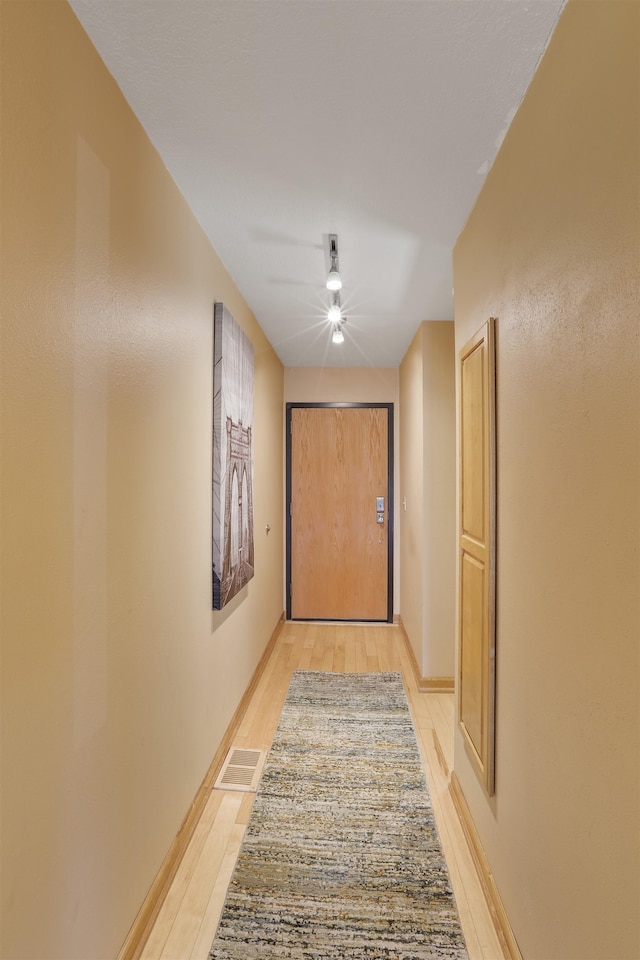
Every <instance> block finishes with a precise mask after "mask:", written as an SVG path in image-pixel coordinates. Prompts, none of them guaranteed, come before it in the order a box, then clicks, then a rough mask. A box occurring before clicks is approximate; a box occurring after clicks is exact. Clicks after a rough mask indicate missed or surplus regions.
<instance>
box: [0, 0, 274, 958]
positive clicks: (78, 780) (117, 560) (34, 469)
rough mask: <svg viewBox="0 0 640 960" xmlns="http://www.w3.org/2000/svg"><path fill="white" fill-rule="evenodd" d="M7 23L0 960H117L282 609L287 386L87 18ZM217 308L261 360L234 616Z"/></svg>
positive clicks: (55, 16)
mask: <svg viewBox="0 0 640 960" xmlns="http://www.w3.org/2000/svg"><path fill="white" fill-rule="evenodd" d="M0 11H1V16H2V24H1V26H2V50H1V64H2V66H1V69H2V114H1V122H2V141H3V152H2V183H1V186H2V195H1V199H2V241H3V243H2V285H1V298H2V299H1V308H2V355H1V364H2V368H1V370H2V386H1V402H2V474H1V481H2V567H1V578H2V620H1V626H2V689H1V695H2V916H1V920H0V926H1V929H2V946H1V949H0V952H1V954H2V956H3V957H7V958H9V957H11V958H12V960H19V958H38V960H42V958H44V957H47V958H62V960H72V958H79V960H87V958H88V957H91V958H95V960H102V958H110V957H113V956H115V954H116V953H117V951H118V948H119V947H120V945H121V943H122V941H123V939H124V937H125V935H126V933H127V931H128V929H129V927H130V925H131V923H132V921H133V919H134V917H135V915H136V912H137V910H138V908H139V906H140V904H141V903H142V900H143V898H144V896H145V894H146V892H147V890H148V888H149V886H150V884H151V882H152V880H153V878H154V876H155V873H156V871H157V869H158V867H159V865H160V863H161V861H162V859H163V857H164V855H165V853H166V852H167V850H168V848H169V846H170V844H171V841H172V839H173V837H174V835H175V833H176V831H177V829H178V828H179V826H180V823H181V822H182V819H183V817H184V816H185V814H186V813H187V811H188V808H189V805H190V803H191V801H192V799H193V797H194V795H195V793H196V790H197V788H198V786H199V784H200V782H201V780H202V777H203V776H204V774H205V773H206V770H207V767H208V765H209V763H210V761H211V759H212V757H213V754H214V752H215V750H216V748H217V746H218V744H219V742H220V740H221V737H222V735H223V733H224V730H225V728H226V726H227V724H228V722H229V720H230V718H231V715H232V713H233V711H234V709H235V707H236V706H237V704H238V702H239V699H240V697H241V695H242V693H243V691H244V689H245V687H246V685H247V683H248V681H249V679H250V677H251V674H252V672H253V670H254V668H255V666H256V664H257V662H258V659H259V657H260V655H261V653H262V651H263V649H264V647H265V644H266V643H267V641H268V639H269V636H270V634H271V632H272V630H273V629H274V627H275V625H276V622H277V620H278V617H279V615H280V613H281V611H282V609H283V606H282V576H281V571H282V562H283V561H282V536H281V533H280V531H281V530H282V523H283V521H282V486H283V475H282V396H283V373H282V367H281V365H280V363H279V361H278V360H277V358H276V357H275V355H274V353H273V351H272V349H271V348H270V346H269V344H268V343H267V341H266V340H265V338H264V336H263V334H262V333H261V331H260V329H259V327H258V326H257V324H256V321H255V320H254V318H253V316H252V315H251V313H250V312H249V310H248V309H247V307H246V305H245V304H244V302H243V301H242V299H241V297H240V295H239V294H238V291H237V290H236V288H235V287H234V285H233V284H232V282H231V281H230V279H229V277H228V275H227V274H226V272H225V270H224V269H223V267H222V265H221V263H220V261H219V260H218V258H217V257H216V255H215V253H214V252H213V250H212V249H211V247H210V245H209V244H208V242H207V241H206V239H205V237H204V235H203V234H202V231H201V230H200V228H199V227H198V225H197V223H196V221H195V219H194V217H193V216H192V214H191V213H190V211H189V210H188V208H187V206H186V204H185V203H184V200H183V199H182V197H181V195H180V193H179V192H178V190H177V189H176V187H175V186H174V184H173V183H172V181H171V179H170V177H169V175H168V174H167V171H166V170H165V169H164V167H163V165H162V164H161V163H160V162H159V160H158V157H157V156H156V154H155V152H154V150H153V149H152V148H151V146H150V144H149V142H148V140H147V138H146V136H145V135H144V133H143V131H142V129H141V128H140V126H139V124H138V123H137V121H136V120H135V118H134V117H133V115H132V114H131V112H130V110H129V109H128V107H127V106H126V104H125V102H124V100H123V98H122V96H121V94H120V92H119V91H118V89H117V87H116V84H115V83H114V81H113V80H112V79H111V77H110V76H109V75H108V73H107V71H106V69H105V68H104V66H103V65H102V63H101V61H100V60H99V58H98V56H97V54H96V53H95V51H94V49H93V47H92V45H91V44H90V42H89V41H88V39H87V37H86V35H85V34H84V32H83V31H82V29H81V28H80V26H79V24H78V22H77V21H76V19H75V17H74V15H73V13H72V11H71V9H70V8H69V7H68V6H67V4H65V3H58V2H52V0H49V2H46V3H32V2H28V0H24V2H20V3H2V4H1V6H0ZM214 300H224V301H225V303H227V305H228V306H229V308H230V309H231V312H232V313H233V314H234V315H235V318H236V320H237V321H238V323H239V324H240V325H241V326H242V327H243V329H244V330H245V331H246V332H247V334H248V335H249V337H250V338H251V340H252V341H253V344H254V347H255V361H256V380H255V383H256V386H255V391H256V392H255V400H256V402H255V430H254V434H255V438H256V448H255V526H256V533H257V536H256V546H255V556H256V576H255V578H254V579H253V580H252V581H251V583H250V584H249V586H248V587H247V588H246V589H245V590H244V591H243V593H242V594H241V595H240V597H238V598H236V599H235V600H234V601H233V602H232V603H231V605H230V607H231V609H229V608H228V609H226V610H225V611H223V612H220V613H215V614H213V613H212V612H211V545H210V536H211V534H210V530H211V423H212V415H211V391H212V370H211V367H212V362H211V358H212V311H213V302H214ZM267 522H268V523H270V524H271V534H270V535H269V538H267V537H266V536H265V535H264V532H261V531H264V524H265V523H267Z"/></svg>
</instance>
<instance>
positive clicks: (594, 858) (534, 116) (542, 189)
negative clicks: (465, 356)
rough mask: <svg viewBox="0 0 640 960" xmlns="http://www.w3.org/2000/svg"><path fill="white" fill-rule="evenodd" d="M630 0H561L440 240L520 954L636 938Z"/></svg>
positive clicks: (639, 167) (636, 161)
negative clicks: (471, 475) (479, 336)
mask: <svg viewBox="0 0 640 960" xmlns="http://www.w3.org/2000/svg"><path fill="white" fill-rule="evenodd" d="M639 38H640V5H639V4H638V3H637V2H636V0H632V2H626V0H619V2H615V3H609V2H598V3H594V2H584V0H570V2H569V4H568V6H567V8H566V10H565V12H564V13H563V15H562V17H561V19H560V21H559V24H558V26H557V29H556V32H555V34H554V36H553V38H552V40H551V43H550V46H549V48H548V51H547V53H546V54H545V56H544V58H543V60H542V61H541V64H540V66H539V68H538V72H537V74H536V76H535V78H534V80H533V83H532V85H531V87H530V89H529V92H528V94H527V96H526V98H525V100H524V102H523V104H522V106H521V108H520V111H519V113H518V114H517V116H516V118H515V120H514V123H513V125H512V127H511V129H510V132H509V134H508V135H507V138H506V139H505V141H504V144H503V146H502V149H501V151H500V154H499V156H498V159H497V160H496V162H495V164H494V166H493V169H492V170H491V172H490V175H489V177H488V178H487V181H486V184H485V187H484V189H483V190H482V193H481V195H480V197H479V199H478V201H477V203H476V206H475V208H474V210H473V212H472V214H471V216H470V218H469V221H468V223H467V226H466V228H465V230H464V231H463V233H462V235H461V237H460V239H459V242H458V244H457V247H456V250H455V255H454V280H455V315H456V341H457V347H458V348H460V347H461V346H462V345H463V343H464V342H465V341H466V340H467V339H468V338H469V337H470V336H471V335H472V334H473V333H474V331H475V330H476V329H478V328H479V327H480V326H481V324H482V323H483V322H484V321H485V320H486V319H487V317H489V316H491V315H494V316H496V317H497V318H498V324H497V343H498V347H497V415H498V553H497V557H498V579H497V590H498V608H497V624H498V633H497V658H498V661H497V664H498V665H497V758H496V784H497V787H496V796H495V799H494V800H493V801H491V802H488V801H487V800H486V799H485V798H484V796H483V793H482V791H481V789H480V788H479V786H478V784H477V781H476V779H475V777H474V775H473V772H472V770H471V768H470V765H469V763H468V761H467V758H466V756H465V753H464V748H463V746H462V743H461V741H460V739H459V738H458V739H457V740H456V750H455V768H456V771H457V774H458V776H459V778H460V780H461V782H462V786H463V789H464V792H465V795H466V797H467V800H468V802H469V805H470V807H471V811H472V814H473V816H474V819H475V822H476V825H477V827H478V830H479V832H480V836H481V839H482V842H483V845H484V847H485V850H486V853H487V855H488V858H489V861H490V864H491V868H492V871H493V874H494V876H495V880H496V883H497V885H498V888H499V890H500V892H501V895H502V898H503V900H504V903H505V905H506V908H507V912H508V914H509V917H510V919H511V923H512V925H513V928H514V931H515V934H516V937H517V939H518V942H519V944H520V947H521V949H522V952H523V955H524V957H525V960H596V958H597V960H612V958H615V960H637V958H638V956H640V922H639V918H640V911H639V909H638V905H639V904H640V890H639V878H640V847H639V844H640V830H639V829H638V827H639V820H638V811H639V809H640V797H639V773H640V769H639V768H640V742H639V733H640V716H639V704H640V691H639V677H640V671H639V662H638V655H639V647H640V610H639V589H638V585H639V579H640V578H639V573H640V517H639V496H638V492H639V490H640V469H639V462H640V436H639V428H640V418H639V414H640V395H639V389H638V387H639V379H640V376H639V374H640V354H639V342H638V333H639V316H638V304H639V303H640V289H639V277H640V237H639V228H640V216H639V213H640V210H639V198H640V194H639V186H640V144H639V137H638V124H639V118H640V101H639V94H640V70H639V59H638V55H639Z"/></svg>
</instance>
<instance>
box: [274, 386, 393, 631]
mask: <svg viewBox="0 0 640 960" xmlns="http://www.w3.org/2000/svg"><path fill="white" fill-rule="evenodd" d="M335 407H344V408H354V407H355V408H360V409H381V410H386V411H387V493H386V497H387V504H388V511H387V524H386V527H387V619H386V621H384V620H372V621H370V622H371V623H384V622H386V623H393V514H394V510H395V503H394V499H393V468H394V460H393V442H394V441H393V417H394V409H393V403H342V402H337V403H295V402H290V403H287V404H286V418H285V449H286V468H285V471H286V494H285V498H286V499H285V517H286V583H285V590H286V611H287V620H291V486H292V485H291V435H292V432H291V424H292V411H293V410H294V409H308V408H323V409H324V408H326V409H331V408H335ZM345 622H347V623H352V622H358V621H345Z"/></svg>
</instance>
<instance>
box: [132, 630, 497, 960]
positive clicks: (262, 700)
mask: <svg viewBox="0 0 640 960" xmlns="http://www.w3.org/2000/svg"><path fill="white" fill-rule="evenodd" d="M294 670H327V671H336V672H346V673H356V672H366V671H371V672H379V671H382V672H385V671H389V670H394V671H395V670H398V671H400V672H401V673H402V675H403V678H404V684H405V689H406V690H407V695H408V699H409V704H410V707H411V711H412V714H413V720H414V724H415V727H416V731H417V734H418V741H419V744H420V749H421V752H422V758H423V762H424V767H425V774H426V778H427V783H428V785H429V790H430V793H431V799H432V802H433V807H434V813H435V817H436V823H437V826H438V831H439V833H440V839H441V842H442V847H443V849H444V854H445V857H446V860H447V865H448V867H449V872H450V875H451V882H452V885H453V889H454V893H455V896H456V900H457V903H458V910H459V912H460V919H461V922H462V928H463V931H464V935H465V939H466V941H467V949H468V951H469V960H505V952H504V951H503V949H502V947H501V943H500V939H499V937H498V934H497V932H496V929H495V927H494V924H493V921H492V919H491V913H490V911H489V908H488V905H487V902H486V900H485V897H484V893H483V890H482V886H481V884H480V880H479V878H478V875H477V872H476V869H475V866H474V863H473V859H472V856H471V853H470V851H469V848H468V846H467V843H466V840H465V836H464V832H463V830H462V827H461V825H460V821H459V819H458V816H457V814H456V811H455V808H454V806H453V802H452V799H451V795H450V793H449V789H448V785H449V777H450V771H451V769H452V766H453V695H452V694H446V693H419V692H418V690H417V687H416V683H415V679H414V675H413V671H412V668H411V662H410V659H409V656H408V654H407V650H406V647H405V641H404V638H403V634H402V632H401V630H400V628H399V627H397V626H394V625H386V624H373V625H359V624H358V625H356V624H315V623H296V622H291V623H286V624H285V625H284V627H283V629H282V632H281V633H280V636H279V637H278V640H277V642H276V645H275V646H274V649H273V652H272V654H271V656H270V658H269V660H268V661H267V664H266V666H265V669H264V672H263V673H262V676H261V677H260V680H259V683H258V685H257V687H256V690H255V693H254V695H253V697H252V698H251V700H250V702H249V705H248V708H247V710H246V713H245V715H244V717H243V719H242V722H241V724H240V728H239V730H238V734H237V735H236V737H235V738H234V745H236V746H241V747H255V748H259V749H264V750H267V749H268V748H269V746H270V744H271V740H272V738H273V735H274V733H275V729H276V726H277V723H278V718H279V716H280V711H281V709H282V705H283V703H284V698H285V695H286V692H287V687H288V685H289V679H290V676H291V673H292V671H294ZM253 798H254V794H247V793H239V792H233V791H221V790H212V791H211V795H210V798H209V800H208V802H207V806H206V808H205V810H204V813H203V815H202V817H201V819H200V822H199V824H198V826H197V828H196V830H195V833H194V836H193V838H192V840H191V843H190V845H189V848H188V850H187V852H186V855H185V857H184V858H183V861H182V863H181V865H180V868H179V870H178V872H177V874H176V877H175V879H174V881H173V884H172V886H171V889H170V891H169V894H168V896H167V898H166V900H165V902H164V904H163V906H162V909H161V911H160V913H159V915H158V919H157V921H156V923H155V925H154V927H153V930H152V931H151V935H150V937H149V939H148V941H147V943H146V945H145V948H144V950H143V953H142V960H206V957H207V954H208V951H209V948H210V946H211V942H212V940H213V937H214V934H215V930H216V926H217V924H218V920H219V917H220V913H221V911H222V907H223V904H224V898H225V894H226V890H227V885H228V883H229V880H230V878H231V874H232V872H233V868H234V865H235V861H236V858H237V855H238V851H239V849H240V844H241V842H242V836H243V834H244V830H245V826H246V823H247V820H248V818H249V814H250V812H251V806H252V803H253ZM265 960H266V958H265Z"/></svg>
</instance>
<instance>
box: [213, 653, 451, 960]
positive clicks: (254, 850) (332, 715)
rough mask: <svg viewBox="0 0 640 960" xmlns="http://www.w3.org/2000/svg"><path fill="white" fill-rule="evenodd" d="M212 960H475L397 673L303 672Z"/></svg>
mask: <svg viewBox="0 0 640 960" xmlns="http://www.w3.org/2000/svg"><path fill="white" fill-rule="evenodd" d="M209 957H210V960H254V958H263V960H338V958H340V960H344V958H349V960H365V958H366V960H373V958H386V960H427V958H429V960H444V958H447V960H466V958H467V952H466V949H465V944H464V938H463V935H462V930H461V928H460V921H459V918H458V913H457V910H456V905H455V901H454V897H453V893H452V890H451V885H450V882H449V876H448V872H447V867H446V864H445V862H444V857H443V855H442V850H441V847H440V841H439V839H438V835H437V831H436V826H435V822H434V817H433V810H432V807H431V801H430V798H429V794H428V791H427V787H426V783H425V779H424V772H423V769H422V764H421V760H420V753H419V750H418V744H417V740H416V735H415V730H414V728H413V724H412V722H411V716H410V713H409V708H408V704H407V699H406V695H405V692H404V687H403V685H402V678H401V675H400V674H399V673H352V674H345V673H319V672H313V671H308V672H307V671H299V672H297V673H294V674H293V677H292V679H291V684H290V686H289V691H288V693H287V698H286V701H285V704H284V708H283V710H282V714H281V717H280V722H279V725H278V729H277V731H276V735H275V738H274V741H273V745H272V747H271V750H270V752H269V755H268V757H267V761H266V764H265V767H264V771H263V774H262V780H261V783H260V787H259V789H258V794H257V797H256V800H255V804H254V807H253V811H252V813H251V817H250V820H249V824H248V826H247V831H246V834H245V837H244V840H243V843H242V847H241V850H240V855H239V857H238V862H237V865H236V868H235V872H234V874H233V877H232V880H231V884H230V887H229V891H228V894H227V899H226V901H225V905H224V909H223V912H222V917H221V919H220V924H219V926H218V930H217V933H216V936H215V939H214V941H213V945H212V947H211V952H210V954H209Z"/></svg>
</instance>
